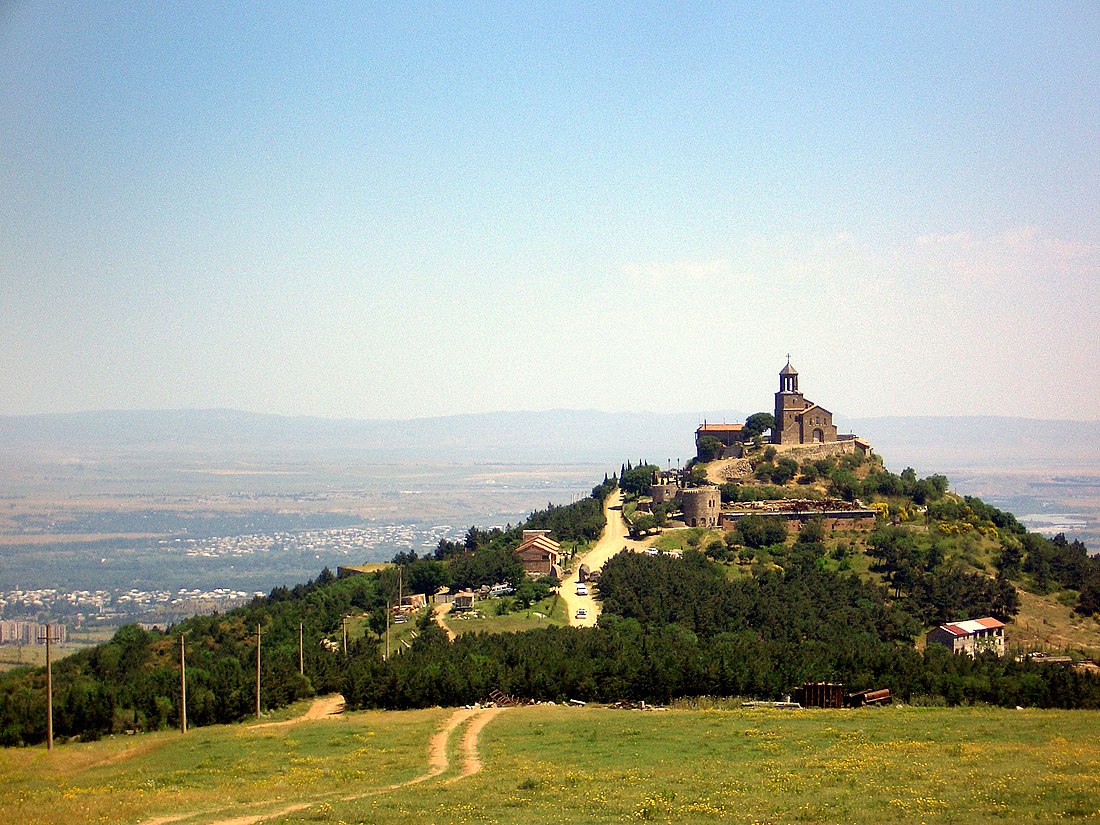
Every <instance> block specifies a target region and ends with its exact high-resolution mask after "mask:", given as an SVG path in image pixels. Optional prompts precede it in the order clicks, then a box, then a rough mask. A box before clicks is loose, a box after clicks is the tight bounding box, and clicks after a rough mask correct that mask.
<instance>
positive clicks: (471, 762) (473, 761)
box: [448, 708, 504, 782]
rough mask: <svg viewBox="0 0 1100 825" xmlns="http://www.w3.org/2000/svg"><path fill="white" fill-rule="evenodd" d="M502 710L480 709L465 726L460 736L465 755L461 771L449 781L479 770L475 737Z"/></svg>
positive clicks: (478, 756)
mask: <svg viewBox="0 0 1100 825" xmlns="http://www.w3.org/2000/svg"><path fill="white" fill-rule="evenodd" d="M503 710H504V708H488V709H487V710H484V711H482V712H481V713H480V714H479V715H478V716H477V717H476V718H475V719H474V720H473V721H472V722H470V724H469V725H468V726H467V727H466V733H465V734H464V735H463V736H462V751H463V753H464V754H465V755H466V761H465V764H463V766H462V773H460V774H459V775H458V776H456V777H454V778H453V779H450V780H448V781H449V782H457V781H458V780H460V779H465V778H466V777H467V776H473V775H474V774H475V773H478V772H479V771H480V770H481V767H482V766H481V756H480V755H479V754H478V752H477V738H478V737H479V736H480V735H481V731H482V729H483V728H484V727H485V726H486V725H488V724H489V722H491V721H492V720H493V717H494V716H496V715H497V714H499V713H500V712H501V711H503Z"/></svg>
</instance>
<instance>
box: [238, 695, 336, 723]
mask: <svg viewBox="0 0 1100 825" xmlns="http://www.w3.org/2000/svg"><path fill="white" fill-rule="evenodd" d="M343 712H344V697H343V696H341V695H340V694H339V693H333V694H332V695H331V696H321V697H318V698H317V699H314V700H313V704H311V705H310V706H309V710H307V711H306V712H305V713H303V714H302V715H301V716H295V717H294V718H293V719H286V720H284V721H282V722H261V723H260V724H259V725H249V726H248V727H247V728H246V729H245V731H242V733H244V732H247V731H250V730H256V729H257V728H285V727H287V726H289V725H298V724H301V723H302V722H316V721H318V720H319V719H336V718H337V717H339V716H340V714H342V713H343Z"/></svg>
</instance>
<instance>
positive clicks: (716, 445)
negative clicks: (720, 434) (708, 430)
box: [695, 435, 723, 463]
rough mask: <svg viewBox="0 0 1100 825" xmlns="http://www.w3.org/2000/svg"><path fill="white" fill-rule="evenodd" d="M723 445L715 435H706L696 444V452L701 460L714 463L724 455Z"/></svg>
mask: <svg viewBox="0 0 1100 825" xmlns="http://www.w3.org/2000/svg"><path fill="white" fill-rule="evenodd" d="M722 448H723V444H722V442H721V441H719V440H718V439H717V438H715V437H714V436H713V435H704V436H703V437H702V438H700V439H699V440H698V441H697V442H696V443H695V450H696V453H697V455H698V456H699V460H700V461H702V462H704V463H706V462H708V461H714V460H715V459H716V458H718V457H719V456H720V455H722Z"/></svg>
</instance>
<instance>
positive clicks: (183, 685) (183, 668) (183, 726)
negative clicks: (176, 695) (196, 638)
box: [180, 633, 187, 733]
mask: <svg viewBox="0 0 1100 825" xmlns="http://www.w3.org/2000/svg"><path fill="white" fill-rule="evenodd" d="M180 733H187V657H186V656H185V655H184V652H183V634H182V633H181V634H180Z"/></svg>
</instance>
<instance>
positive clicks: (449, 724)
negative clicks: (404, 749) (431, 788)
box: [144, 697, 504, 825]
mask: <svg viewBox="0 0 1100 825" xmlns="http://www.w3.org/2000/svg"><path fill="white" fill-rule="evenodd" d="M332 698H333V697H325V699H327V700H331V699H332ZM336 698H339V699H340V704H341V706H342V704H343V697H336ZM319 704H320V700H319V701H318V702H315V703H314V706H313V707H311V708H310V713H312V712H313V711H314V709H315V708H316V707H317V706H318V705H319ZM322 707H323V708H324V707H328V708H331V707H332V703H331V702H328V703H326V704H325V705H322ZM503 710H504V708H459V709H458V710H456V711H455V712H454V713H452V714H451V715H450V717H449V718H448V719H447V721H446V722H445V723H444V725H443V727H441V728H440V729H439V730H438V731H436V732H435V733H434V734H433V735H432V738H431V739H430V740H429V741H428V770H426V771H425V772H424V773H422V774H420V775H419V776H415V777H413V778H412V779H409V780H407V781H405V782H398V783H395V784H393V785H386V786H384V787H381V788H375V789H372V790H369V791H365V792H363V793H357V794H351V795H349V796H336V795H334V794H331V793H330V794H325V795H324V796H323V797H319V798H316V799H312V800H310V801H308V802H295V803H293V804H291V805H285V806H284V807H282V808H278V809H276V810H269V811H265V812H263V813H248V814H241V815H239V816H234V817H230V818H228V819H215V820H212V821H211V822H210V825H257V823H260V822H265V821H267V820H269V819H276V818H277V817H281V816H287V815H288V814H293V813H297V812H298V811H304V810H306V809H307V808H310V807H312V806H313V805H316V804H318V803H319V802H322V801H325V800H333V799H335V800H339V801H340V802H354V801H355V800H357V799H365V798H367V797H370V796H377V795H378V794H380V793H386V792H387V791H395V790H398V789H400V788H405V787H408V786H410V785H416V784H419V783H421V782H426V781H428V780H429V779H434V778H435V777H437V776H440V775H442V774H443V773H446V771H447V769H448V768H449V767H450V759H449V758H448V755H447V745H448V742H449V741H450V738H451V734H452V733H454V731H455V730H456V729H458V728H460V727H461V726H462V725H463V724H465V723H467V722H469V724H468V725H467V727H466V731H465V733H464V734H463V736H462V750H463V754H464V764H463V766H462V771H461V772H460V773H459V774H458V776H455V777H453V778H451V779H449V780H447V781H448V783H450V782H457V781H459V780H460V779H465V778H466V777H468V776H473V775H474V774H475V773H478V772H479V771H480V770H481V769H482V762H481V756H480V755H479V753H478V749H477V744H478V737H479V736H480V735H481V731H482V730H483V729H484V728H485V726H486V725H487V724H489V722H490V721H492V719H493V718H494V717H495V716H497V714H499V713H501V712H502V711H503ZM318 712H319V713H320V712H321V711H320V710H319V711H318ZM328 712H329V713H331V712H332V711H328ZM308 716H309V713H306V714H304V715H302V716H299V717H298V718H297V719H292V720H289V721H288V722H272V723H269V724H272V725H286V724H290V723H292V722H302V721H306V718H307V717H308ZM313 718H314V719H319V718H325V715H324V714H323V713H322V715H320V716H315V717H313ZM259 727H265V725H253V726H251V727H250V728H249V730H255V729H256V728H259ZM211 813H214V812H211V811H194V812H191V813H186V814H176V815H172V816H162V817H157V818H156V819H149V820H145V822H144V825H169V823H173V822H182V821H184V820H189V819H197V818H199V817H202V816H209V815H210V814H211Z"/></svg>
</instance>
